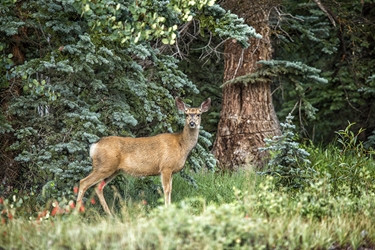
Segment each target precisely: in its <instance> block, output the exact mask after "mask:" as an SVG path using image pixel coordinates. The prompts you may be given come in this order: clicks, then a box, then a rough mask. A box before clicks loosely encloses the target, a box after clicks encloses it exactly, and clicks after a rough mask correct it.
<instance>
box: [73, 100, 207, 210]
mask: <svg viewBox="0 0 375 250" xmlns="http://www.w3.org/2000/svg"><path fill="white" fill-rule="evenodd" d="M175 101H176V105H177V108H178V109H179V110H181V111H184V112H185V114H186V119H185V126H184V129H183V131H182V132H181V133H174V134H171V133H166V134H160V135H156V136H152V137H142V138H130V137H119V136H108V137H104V138H101V139H100V140H99V141H98V142H97V143H94V144H93V145H91V148H90V156H91V158H92V166H93V169H92V172H91V174H90V175H89V176H87V177H86V178H84V179H82V180H81V181H80V187H79V191H78V197H77V210H79V209H80V207H81V203H82V198H83V195H84V194H85V192H86V190H87V189H88V188H90V187H91V186H93V185H95V184H98V183H101V182H102V181H103V180H104V183H103V184H102V185H101V184H98V187H97V188H96V189H95V191H96V193H97V195H98V198H99V201H100V203H101V205H102V206H103V208H104V210H105V211H106V212H107V213H108V214H111V212H110V210H109V208H108V205H107V203H106V201H105V199H104V196H103V188H104V186H105V185H107V184H108V183H109V182H110V181H111V180H112V179H113V178H115V177H116V176H117V175H118V174H119V173H125V174H129V175H133V176H154V175H161V180H162V185H163V190H164V199H165V205H168V204H170V203H171V193H172V174H174V173H177V172H179V171H181V169H182V168H183V167H184V165H185V161H186V158H187V157H188V155H189V153H190V151H191V150H192V149H193V148H194V147H195V145H196V144H197V141H198V134H199V126H200V122H201V114H202V113H203V112H206V111H208V109H209V108H210V105H211V99H210V98H208V99H207V100H206V101H205V102H203V103H202V104H201V106H200V107H199V108H187V107H186V105H185V103H184V102H183V101H181V100H180V99H179V98H176V99H175Z"/></svg>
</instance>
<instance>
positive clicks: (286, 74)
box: [222, 60, 327, 119]
mask: <svg viewBox="0 0 375 250" xmlns="http://www.w3.org/2000/svg"><path fill="white" fill-rule="evenodd" d="M258 64H259V65H261V66H260V67H259V68H258V69H257V71H256V72H255V73H251V74H247V75H244V76H240V77H237V78H235V79H233V80H229V81H227V82H225V83H224V84H223V85H222V87H223V86H225V85H227V84H236V83H242V84H245V85H247V84H249V83H250V84H252V83H255V82H270V81H271V80H274V81H277V82H278V84H279V87H278V88H281V89H282V88H284V87H285V88H287V89H290V91H289V92H288V95H289V97H290V98H293V99H291V102H296V100H297V104H299V112H300V115H301V112H302V110H303V111H304V114H305V115H306V116H307V117H309V118H312V119H313V118H315V112H316V111H317V109H316V108H314V107H313V106H312V105H311V102H310V101H309V100H308V99H307V98H306V96H305V92H306V89H309V88H311V87H313V86H314V85H316V84H325V83H327V80H326V79H325V78H323V77H321V76H320V72H321V71H320V70H319V69H317V68H314V67H310V66H308V65H306V64H304V63H302V62H291V61H285V60H268V61H263V60H261V61H258ZM297 104H294V107H296V105H297ZM287 107H288V108H289V111H290V109H291V107H290V106H287ZM293 110H294V108H293ZM285 112H286V111H285V109H284V110H283V112H279V113H280V115H281V116H282V117H284V116H285ZM288 113H289V112H288Z"/></svg>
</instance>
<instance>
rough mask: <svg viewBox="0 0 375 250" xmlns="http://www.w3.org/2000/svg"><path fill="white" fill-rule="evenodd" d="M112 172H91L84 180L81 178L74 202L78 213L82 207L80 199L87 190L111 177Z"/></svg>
mask: <svg viewBox="0 0 375 250" xmlns="http://www.w3.org/2000/svg"><path fill="white" fill-rule="evenodd" d="M113 172H114V171H112V172H110V173H108V172H100V171H95V170H94V171H93V172H91V174H89V175H88V176H87V177H86V178H83V179H82V180H81V181H80V182H79V191H78V196H77V202H76V210H77V211H79V210H80V208H81V206H82V199H83V196H84V194H85V193H86V191H87V189H89V188H90V187H91V186H93V185H95V184H97V183H99V182H101V181H102V180H104V179H106V178H108V177H109V176H112V174H113Z"/></svg>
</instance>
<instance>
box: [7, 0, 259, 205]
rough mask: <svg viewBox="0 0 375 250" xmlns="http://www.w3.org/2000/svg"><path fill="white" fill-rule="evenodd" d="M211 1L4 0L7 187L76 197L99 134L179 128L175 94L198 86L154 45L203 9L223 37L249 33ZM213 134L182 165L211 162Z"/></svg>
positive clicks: (174, 35) (170, 38) (172, 37)
mask: <svg viewBox="0 0 375 250" xmlns="http://www.w3.org/2000/svg"><path fill="white" fill-rule="evenodd" d="M213 4H214V2H213V1H204V0H203V1H189V2H185V1H132V0H122V1H116V2H108V1H100V0H99V1H95V2H94V1H83V2H82V1H78V0H77V1H74V0H36V1H31V0H30V1H28V0H24V1H19V2H17V3H14V1H11V0H10V1H4V2H2V6H1V7H0V13H1V15H0V24H1V25H0V34H1V36H0V37H1V38H0V51H2V52H3V54H2V59H3V60H2V62H1V64H0V66H1V69H0V72H1V74H2V78H1V79H2V80H1V85H0V87H1V88H2V112H3V114H4V115H3V116H2V117H4V118H6V119H4V118H2V117H0V121H1V124H0V127H1V129H0V132H1V134H0V136H1V141H2V142H3V141H4V142H6V143H4V147H2V149H1V150H2V151H1V156H2V158H1V159H2V163H1V167H2V171H0V172H1V174H0V179H1V180H2V182H3V184H4V187H12V186H17V187H18V188H30V187H33V188H35V187H36V188H42V187H43V190H44V192H43V194H44V195H45V196H44V198H49V197H51V196H54V197H61V196H63V195H66V196H69V195H73V186H74V185H75V184H76V183H77V181H78V180H79V179H81V178H82V177H83V176H85V175H87V173H88V172H89V171H90V170H91V162H90V159H89V156H88V148H89V145H90V144H91V143H93V142H95V141H97V140H98V139H99V138H100V137H102V136H106V135H120V136H149V135H155V134H158V133H161V132H174V131H178V130H180V129H181V128H182V119H180V117H179V115H178V113H177V111H175V110H176V109H175V107H174V97H175V96H181V97H187V96H191V95H193V94H198V93H199V91H198V89H197V87H196V86H195V84H193V83H192V82H191V81H190V80H189V79H188V78H187V76H186V75H185V74H184V73H183V72H182V71H180V70H179V68H178V60H177V59H176V58H174V57H173V56H171V55H168V54H163V53H161V52H160V50H159V49H158V47H159V46H161V45H164V46H171V45H173V44H174V43H175V42H176V41H177V39H178V38H179V37H178V36H179V34H180V32H179V26H180V25H182V24H184V23H188V22H190V21H191V20H192V19H193V18H201V19H202V20H206V19H208V18H207V17H206V15H208V14H210V13H211V14H212V13H214V14H215V15H214V16H215V17H216V19H210V22H206V23H205V25H202V30H207V29H208V28H210V29H213V30H212V31H211V32H212V33H213V34H215V35H216V36H220V37H221V38H222V39H227V38H229V37H231V36H233V37H235V38H236V39H238V40H239V42H242V44H243V45H244V46H246V45H247V43H246V42H247V37H248V36H251V35H254V31H253V30H252V29H251V28H250V27H248V26H246V25H243V24H242V23H243V21H242V20H241V19H239V18H237V16H235V15H233V14H230V13H227V12H225V11H224V10H223V9H222V8H221V7H220V6H218V5H213ZM9 58H11V59H12V61H11V62H10V61H9ZM203 98H204V97H202V99H203ZM210 137H211V135H210V134H209V133H207V132H206V131H204V130H202V131H201V136H200V139H199V142H198V145H197V147H196V148H195V149H194V151H193V152H192V154H191V157H190V158H189V161H188V163H187V165H188V167H190V168H191V169H193V170H198V169H199V168H200V167H202V166H203V165H206V166H207V167H208V168H209V169H213V167H214V165H215V161H214V159H213V156H212V155H211V154H210V152H209V150H208V147H209V146H210V144H211V141H210ZM4 159H8V161H7V162H6V161H5V160H4ZM3 163H4V164H3ZM14 166H17V167H18V168H17V169H16V168H15V167H14ZM15 171H16V172H17V174H19V175H20V177H19V178H18V179H17V181H16V178H12V175H11V173H13V172H15ZM183 174H184V173H183ZM0 191H6V190H5V189H4V190H0Z"/></svg>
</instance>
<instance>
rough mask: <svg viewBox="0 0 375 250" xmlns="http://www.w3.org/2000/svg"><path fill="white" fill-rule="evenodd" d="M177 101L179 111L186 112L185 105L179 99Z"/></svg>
mask: <svg viewBox="0 0 375 250" xmlns="http://www.w3.org/2000/svg"><path fill="white" fill-rule="evenodd" d="M175 101H176V106H177V109H178V110H180V111H185V110H186V105H185V103H184V102H183V101H182V100H181V99H180V98H179V97H176V98H175Z"/></svg>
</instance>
